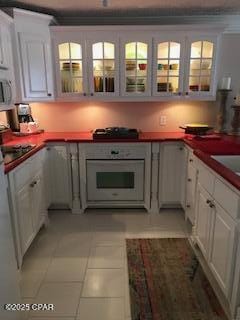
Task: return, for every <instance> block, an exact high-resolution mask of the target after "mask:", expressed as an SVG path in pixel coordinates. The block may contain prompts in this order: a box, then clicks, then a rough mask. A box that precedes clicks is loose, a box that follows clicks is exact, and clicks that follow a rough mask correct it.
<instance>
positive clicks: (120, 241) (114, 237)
mask: <svg viewBox="0 0 240 320" xmlns="http://www.w3.org/2000/svg"><path fill="white" fill-rule="evenodd" d="M92 245H93V246H124V245H125V233H124V232H121V231H120V232H118V231H112V230H105V231H104V230H101V231H96V232H95V233H94V234H93V241H92Z"/></svg>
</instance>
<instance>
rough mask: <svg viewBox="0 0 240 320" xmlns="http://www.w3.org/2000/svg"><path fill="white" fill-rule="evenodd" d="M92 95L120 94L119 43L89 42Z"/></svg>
mask: <svg viewBox="0 0 240 320" xmlns="http://www.w3.org/2000/svg"><path fill="white" fill-rule="evenodd" d="M88 50H89V51H88V52H89V57H91V58H90V65H89V87H90V95H91V96H117V95H119V58H118V44H117V43H115V42H114V41H96V42H90V41H89V42H88Z"/></svg>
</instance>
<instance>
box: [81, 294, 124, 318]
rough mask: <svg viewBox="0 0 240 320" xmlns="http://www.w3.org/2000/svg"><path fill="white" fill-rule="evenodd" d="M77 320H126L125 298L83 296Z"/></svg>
mask: <svg viewBox="0 0 240 320" xmlns="http://www.w3.org/2000/svg"><path fill="white" fill-rule="evenodd" d="M77 320H124V299H123V298H81V299H80V304H79V311H78V316H77Z"/></svg>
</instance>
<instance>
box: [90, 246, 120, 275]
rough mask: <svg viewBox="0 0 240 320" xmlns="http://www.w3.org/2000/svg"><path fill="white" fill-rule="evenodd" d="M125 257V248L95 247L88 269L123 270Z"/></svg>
mask: <svg viewBox="0 0 240 320" xmlns="http://www.w3.org/2000/svg"><path fill="white" fill-rule="evenodd" d="M124 257H125V247H117V246H102V247H100V246H98V247H94V248H92V250H91V254H90V257H89V260H88V268H96V269H97V268H109V269H111V268H123V266H124Z"/></svg>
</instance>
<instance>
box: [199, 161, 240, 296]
mask: <svg viewBox="0 0 240 320" xmlns="http://www.w3.org/2000/svg"><path fill="white" fill-rule="evenodd" d="M199 169H200V171H199V181H201V182H198V184H197V192H196V207H195V214H196V228H195V239H196V242H197V244H198V246H199V248H200V250H201V252H202V254H203V256H204V257H205V259H206V261H207V264H208V266H209V268H210V269H211V271H212V273H213V275H214V277H215V279H216V281H217V282H218V284H219V286H220V288H221V289H222V291H223V293H224V294H225V296H226V298H227V299H228V300H229V301H230V298H231V294H232V287H233V284H232V278H233V273H234V269H235V261H236V248H237V241H236V239H237V224H238V221H237V220H234V217H233V216H232V215H231V213H230V212H227V211H226V210H225V209H224V208H223V207H222V206H221V205H220V203H219V202H218V201H217V200H216V198H215V197H214V194H215V192H214V190H216V188H218V185H217V182H218V179H217V178H216V177H215V176H214V175H213V173H212V172H210V171H209V170H207V168H205V167H204V166H203V165H202V164H200V165H199ZM205 178H206V179H205ZM203 179H205V181H204V180H203ZM209 181H211V183H209ZM202 183H204V184H205V187H203V185H202ZM225 186H226V187H227V185H225ZM206 187H207V188H208V191H207V190H206ZM209 190H212V192H210V191H209ZM229 192H231V193H233V191H232V190H231V189H230V188H229ZM235 195H236V196H237V194H235Z"/></svg>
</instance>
